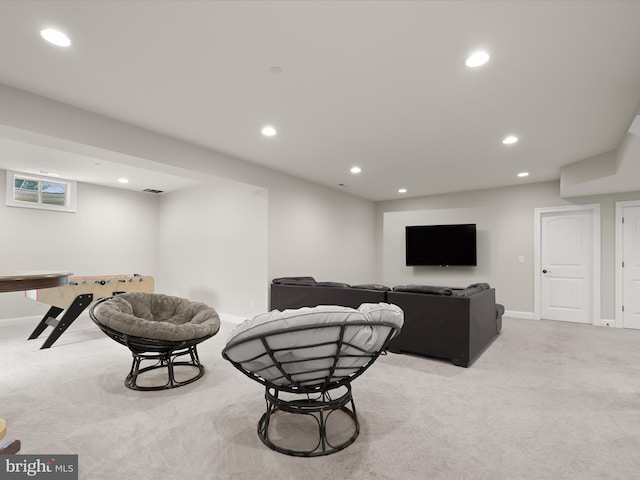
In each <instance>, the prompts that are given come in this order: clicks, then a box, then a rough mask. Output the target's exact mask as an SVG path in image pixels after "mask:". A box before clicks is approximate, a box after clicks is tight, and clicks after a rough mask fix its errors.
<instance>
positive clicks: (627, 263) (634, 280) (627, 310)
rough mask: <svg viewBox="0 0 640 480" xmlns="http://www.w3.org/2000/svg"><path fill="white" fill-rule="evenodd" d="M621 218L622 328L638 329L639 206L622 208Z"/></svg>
mask: <svg viewBox="0 0 640 480" xmlns="http://www.w3.org/2000/svg"><path fill="white" fill-rule="evenodd" d="M622 218H623V219H624V221H623V223H622V262H623V265H624V266H623V267H622V307H623V308H622V327H624V328H640V206H631V207H624V209H623V214H622Z"/></svg>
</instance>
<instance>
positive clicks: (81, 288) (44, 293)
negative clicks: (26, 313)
mask: <svg viewBox="0 0 640 480" xmlns="http://www.w3.org/2000/svg"><path fill="white" fill-rule="evenodd" d="M153 289H154V282H153V277H149V276H143V275H137V274H133V275H111V276H99V277H69V278H68V281H67V284H66V285H61V286H58V287H53V288H42V289H37V290H26V291H25V296H26V297H27V298H30V299H31V300H35V301H36V302H40V303H44V304H46V305H50V306H51V308H49V310H48V311H47V313H45V315H44V317H42V320H40V323H38V326H37V327H36V328H35V329H34V330H33V333H31V335H30V336H29V340H33V339H36V338H38V337H39V336H40V334H41V333H42V332H44V331H45V329H46V328H47V327H53V331H52V332H51V333H50V334H49V336H48V337H47V339H46V340H45V342H44V343H43V344H42V347H40V348H41V349H43V348H49V347H50V346H51V345H53V344H54V343H55V341H56V340H58V338H60V335H62V334H63V333H64V332H65V330H67V328H69V326H70V325H71V324H72V323H73V322H74V320H75V319H76V318H78V317H79V316H80V314H81V313H82V312H84V310H85V309H86V308H87V307H88V306H89V305H91V303H92V302H93V300H94V299H95V300H97V299H98V298H102V297H112V296H113V295H117V294H119V293H125V292H147V293H153ZM63 312H64V313H63ZM60 314H62V317H60V318H58V317H59V316H60Z"/></svg>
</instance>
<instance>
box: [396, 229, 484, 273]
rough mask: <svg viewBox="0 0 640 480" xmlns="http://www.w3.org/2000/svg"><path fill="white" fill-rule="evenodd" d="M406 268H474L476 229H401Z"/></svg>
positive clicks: (475, 262) (475, 263)
mask: <svg viewBox="0 0 640 480" xmlns="http://www.w3.org/2000/svg"><path fill="white" fill-rule="evenodd" d="M405 242H406V263H407V266H420V265H434V266H449V265H464V266H476V265H477V259H476V225H475V223H468V224H461V225H417V226H407V227H405Z"/></svg>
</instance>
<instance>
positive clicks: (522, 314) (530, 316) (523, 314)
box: [504, 310, 534, 320]
mask: <svg viewBox="0 0 640 480" xmlns="http://www.w3.org/2000/svg"><path fill="white" fill-rule="evenodd" d="M504 316H505V317H509V318H523V319H525V320H534V316H533V312H518V311H515V310H505V312H504Z"/></svg>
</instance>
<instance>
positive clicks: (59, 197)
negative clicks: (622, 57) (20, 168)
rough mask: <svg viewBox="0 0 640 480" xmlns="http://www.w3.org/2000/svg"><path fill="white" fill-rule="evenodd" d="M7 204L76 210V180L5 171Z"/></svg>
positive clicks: (42, 208) (68, 210) (45, 208)
mask: <svg viewBox="0 0 640 480" xmlns="http://www.w3.org/2000/svg"><path fill="white" fill-rule="evenodd" d="M7 206H9V207H23V208H37V209H41V210H57V211H59V212H75V211H76V182H74V181H72V180H64V179H61V178H52V177H48V176H41V175H34V174H30V173H20V172H11V171H7Z"/></svg>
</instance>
